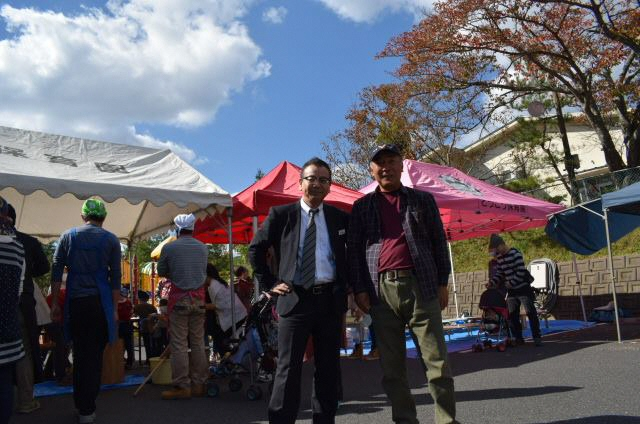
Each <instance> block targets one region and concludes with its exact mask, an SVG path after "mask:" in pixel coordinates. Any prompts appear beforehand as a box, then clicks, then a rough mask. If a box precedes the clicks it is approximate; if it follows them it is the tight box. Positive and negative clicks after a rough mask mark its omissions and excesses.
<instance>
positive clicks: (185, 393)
mask: <svg viewBox="0 0 640 424" xmlns="http://www.w3.org/2000/svg"><path fill="white" fill-rule="evenodd" d="M173 222H174V223H175V224H176V228H177V233H178V239H177V240H176V241H174V242H171V243H169V244H167V245H165V246H164V247H163V248H162V252H161V253H160V259H159V260H158V275H159V276H161V277H167V278H169V279H170V280H171V282H172V287H171V292H170V294H169V307H168V313H169V334H170V336H171V339H170V348H171V373H172V379H173V388H172V389H171V390H166V391H163V392H162V399H166V400H170V399H189V398H191V396H198V397H200V396H204V394H205V389H204V387H205V382H206V380H207V377H208V364H207V357H206V355H205V350H204V322H205V309H204V298H205V294H204V290H205V289H204V282H205V279H206V277H207V259H208V256H209V249H207V246H206V245H204V244H203V243H202V242H200V241H198V240H196V239H195V238H193V229H194V226H195V222H196V217H195V216H194V215H193V214H180V215H177V216H176V217H175V218H174V220H173ZM189 349H191V352H189Z"/></svg>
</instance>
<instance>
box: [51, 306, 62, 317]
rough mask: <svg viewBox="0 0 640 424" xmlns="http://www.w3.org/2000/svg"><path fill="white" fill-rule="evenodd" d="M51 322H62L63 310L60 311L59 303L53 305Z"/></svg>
mask: <svg viewBox="0 0 640 424" xmlns="http://www.w3.org/2000/svg"><path fill="white" fill-rule="evenodd" d="M51 321H53V322H60V321H62V310H61V309H60V305H58V303H57V302H53V303H51Z"/></svg>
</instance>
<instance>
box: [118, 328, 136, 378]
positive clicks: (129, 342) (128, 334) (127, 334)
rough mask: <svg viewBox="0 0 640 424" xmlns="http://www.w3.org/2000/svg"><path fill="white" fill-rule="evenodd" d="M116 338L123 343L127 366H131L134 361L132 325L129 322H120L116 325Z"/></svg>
mask: <svg viewBox="0 0 640 424" xmlns="http://www.w3.org/2000/svg"><path fill="white" fill-rule="evenodd" d="M118 337H120V338H121V339H122V341H123V342H124V350H125V352H127V366H129V367H130V366H132V365H133V362H134V360H135V352H134V349H133V323H132V322H131V321H120V322H119V323H118Z"/></svg>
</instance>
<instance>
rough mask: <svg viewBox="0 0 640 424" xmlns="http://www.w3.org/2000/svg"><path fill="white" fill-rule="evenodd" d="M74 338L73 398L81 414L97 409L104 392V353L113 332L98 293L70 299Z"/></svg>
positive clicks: (72, 334)
mask: <svg viewBox="0 0 640 424" xmlns="http://www.w3.org/2000/svg"><path fill="white" fill-rule="evenodd" d="M69 313H70V317H71V338H72V342H73V400H74V402H75V406H76V409H77V410H78V413H79V414H80V415H91V414H92V413H94V412H95V410H96V398H97V397H98V393H99V392H100V379H101V377H102V354H103V353H104V348H105V347H106V345H107V342H108V339H109V334H108V331H107V320H106V318H105V316H104V310H103V309H102V304H101V303H100V298H99V297H98V296H90V297H81V298H78V299H70V300H69Z"/></svg>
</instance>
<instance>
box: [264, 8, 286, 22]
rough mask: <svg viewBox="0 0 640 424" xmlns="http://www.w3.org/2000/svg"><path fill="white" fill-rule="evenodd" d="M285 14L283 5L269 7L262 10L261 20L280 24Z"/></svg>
mask: <svg viewBox="0 0 640 424" xmlns="http://www.w3.org/2000/svg"><path fill="white" fill-rule="evenodd" d="M286 16H287V9H286V8H285V7H283V6H278V7H270V8H268V9H267V10H265V11H264V12H262V20H263V21H264V22H269V23H272V24H281V23H283V22H284V18H285V17H286Z"/></svg>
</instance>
